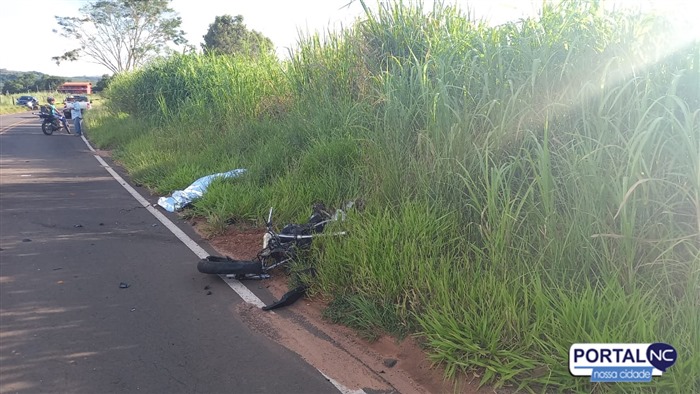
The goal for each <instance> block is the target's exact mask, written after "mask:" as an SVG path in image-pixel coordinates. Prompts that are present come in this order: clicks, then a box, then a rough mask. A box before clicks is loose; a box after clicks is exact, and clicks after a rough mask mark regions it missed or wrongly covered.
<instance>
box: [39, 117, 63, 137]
mask: <svg viewBox="0 0 700 394" xmlns="http://www.w3.org/2000/svg"><path fill="white" fill-rule="evenodd" d="M37 115H39V117H40V118H41V119H42V122H41V131H42V132H44V134H46V135H51V134H53V133H54V131H60V130H61V129H64V130H66V133H68V134H70V130H69V129H68V128H66V127H64V125H63V121H62V120H61V118H59V117H58V116H56V115H53V114H51V113H48V112H39V113H38V114H37Z"/></svg>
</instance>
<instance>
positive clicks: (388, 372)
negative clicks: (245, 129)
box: [192, 220, 510, 394]
mask: <svg viewBox="0 0 700 394" xmlns="http://www.w3.org/2000/svg"><path fill="white" fill-rule="evenodd" d="M192 224H193V225H194V226H195V229H197V231H198V232H199V233H200V234H202V227H203V226H202V224H203V222H201V221H198V220H195V221H193V223H192ZM264 233H265V230H264V229H255V228H236V227H234V226H229V228H227V230H226V231H225V232H224V234H221V235H216V236H213V237H209V238H208V242H209V243H210V244H211V245H212V246H213V247H214V249H216V250H217V251H218V252H219V253H220V254H221V255H223V256H229V257H231V258H234V259H251V258H254V257H255V256H256V254H257V253H258V251H259V250H260V249H261V247H262V239H263V234H264ZM203 237H204V235H203ZM265 287H266V288H267V289H268V290H269V291H270V292H271V293H272V294H273V295H274V296H275V297H277V298H279V297H280V296H281V295H283V294H284V293H285V292H286V291H287V290H288V287H287V278H286V276H285V275H284V274H283V273H282V272H279V271H276V272H273V278H271V279H269V280H266V281H265ZM232 296H233V295H232ZM325 307H326V304H325V303H324V302H323V300H321V299H309V298H304V299H302V300H299V301H297V302H296V303H295V304H294V305H292V306H289V307H286V308H284V310H285V312H284V316H282V314H280V313H274V312H264V311H262V310H260V309H258V308H256V307H254V306H252V305H247V304H243V306H241V307H239V308H236V309H234V308H232V309H231V312H232V313H236V314H238V315H239V316H240V317H241V319H243V320H244V321H246V322H247V323H248V324H249V325H250V326H251V327H253V328H255V329H256V331H258V332H260V333H262V334H264V335H267V336H268V337H270V338H271V339H273V340H275V341H276V342H278V343H280V344H282V345H283V346H285V347H287V348H289V349H290V350H292V351H294V352H296V353H297V354H299V355H300V356H301V357H302V358H303V359H304V360H306V361H307V362H309V363H310V364H311V365H313V366H315V367H316V368H317V369H319V370H320V371H322V372H323V373H325V374H326V375H327V376H329V377H332V378H334V379H335V380H337V381H338V382H339V383H341V384H342V385H344V386H345V387H348V388H350V389H353V390H356V389H360V388H369V389H374V390H382V391H384V390H387V391H398V392H400V393H447V392H455V393H465V394H471V393H495V392H503V391H510V390H507V389H506V390H495V389H492V388H486V387H482V388H481V389H479V388H478V382H479V379H478V377H477V376H475V375H472V376H471V378H470V379H468V378H466V377H465V378H462V379H459V380H458V381H455V382H446V381H445V380H444V379H443V371H442V370H441V369H440V368H439V367H434V366H432V364H431V362H430V361H429V360H428V358H427V356H426V353H425V352H424V351H423V350H422V349H421V347H420V346H419V344H418V342H417V341H416V339H415V338H407V339H405V340H403V341H401V342H397V340H395V339H393V338H391V337H388V336H382V337H380V338H379V339H378V340H377V341H375V342H368V341H366V340H364V339H362V338H361V337H359V336H358V335H357V333H356V332H354V331H353V330H352V329H350V328H347V327H344V326H340V325H336V324H332V323H330V322H328V321H326V320H324V319H323V318H322V317H321V314H322V311H323V310H324V309H325ZM309 327H311V328H312V329H311V330H310V329H309ZM313 331H318V332H321V333H323V334H325V336H326V337H324V336H323V335H318V334H315V333H314V332H313ZM329 338H330V339H329ZM387 359H393V360H397V362H396V365H395V366H393V367H391V368H389V367H387V366H385V364H384V361H385V360H387Z"/></svg>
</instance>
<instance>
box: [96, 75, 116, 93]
mask: <svg viewBox="0 0 700 394" xmlns="http://www.w3.org/2000/svg"><path fill="white" fill-rule="evenodd" d="M113 77H114V76H113V75H109V74H104V75H102V78H100V80H99V81H97V83H96V84H95V86H94V87H93V88H92V91H93V92H101V91H103V90H105V89H107V87H108V86H109V83H110V82H112V78H113Z"/></svg>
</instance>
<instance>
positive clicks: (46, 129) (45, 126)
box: [41, 122, 53, 135]
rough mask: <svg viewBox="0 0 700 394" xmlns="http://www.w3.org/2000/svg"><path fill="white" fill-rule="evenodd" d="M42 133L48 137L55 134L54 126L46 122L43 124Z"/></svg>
mask: <svg viewBox="0 0 700 394" xmlns="http://www.w3.org/2000/svg"><path fill="white" fill-rule="evenodd" d="M41 131H43V132H44V134H46V135H51V134H53V125H52V124H51V123H46V122H44V123H42V124H41Z"/></svg>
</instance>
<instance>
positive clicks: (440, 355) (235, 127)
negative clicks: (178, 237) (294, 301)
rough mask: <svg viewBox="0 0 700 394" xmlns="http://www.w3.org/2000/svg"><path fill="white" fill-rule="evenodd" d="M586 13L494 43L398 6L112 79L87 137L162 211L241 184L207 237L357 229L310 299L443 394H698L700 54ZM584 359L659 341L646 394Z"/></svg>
mask: <svg viewBox="0 0 700 394" xmlns="http://www.w3.org/2000/svg"><path fill="white" fill-rule="evenodd" d="M595 3H596V2H583V1H582V2H576V1H570V2H566V3H565V4H564V5H562V6H558V7H551V6H548V7H546V8H545V9H544V10H543V12H542V15H541V16H540V17H539V18H534V19H528V20H524V21H521V22H518V23H510V24H506V25H502V26H498V27H489V26H486V25H483V24H481V23H478V22H474V21H471V20H470V19H469V18H468V17H467V16H466V15H464V14H463V13H462V12H461V11H459V10H458V9H454V8H450V7H436V8H434V9H431V10H421V9H419V8H417V7H412V6H407V5H401V4H391V5H386V6H384V7H382V8H380V9H379V10H378V11H376V12H372V11H369V10H368V11H367V14H366V18H365V19H364V20H363V21H362V22H358V23H357V24H355V25H354V26H352V27H351V28H348V29H346V30H344V31H342V32H341V33H337V34H330V35H329V37H328V38H327V39H325V41H323V40H322V39H321V38H320V37H319V36H311V37H306V38H304V39H302V40H301V42H300V47H299V49H298V50H296V51H295V52H294V53H293V54H292V58H291V60H289V61H286V62H282V63H281V62H279V61H278V60H277V59H275V58H272V57H270V56H267V55H261V56H258V57H255V58H246V57H243V56H237V57H231V56H215V55H194V54H193V55H177V56H173V57H170V58H168V59H166V60H162V61H158V62H155V63H153V64H151V65H149V66H148V67H146V68H144V69H140V70H137V71H134V72H131V73H128V74H122V75H118V76H116V77H115V78H114V79H113V80H112V81H111V84H110V87H109V89H108V91H107V94H106V95H107V96H108V97H109V102H108V103H106V105H105V106H104V109H103V110H102V111H99V112H98V111H95V112H96V113H93V114H91V115H92V116H91V117H90V118H89V119H88V121H89V127H90V138H91V140H93V141H94V142H95V143H96V144H97V145H98V146H100V147H102V148H111V149H114V157H115V158H116V159H117V160H119V161H120V162H121V163H122V164H123V165H124V166H125V167H126V168H127V169H128V170H129V172H130V175H131V176H132V178H133V179H134V180H135V181H136V182H138V183H141V184H144V185H147V186H148V187H150V188H151V189H152V190H153V191H154V192H156V193H158V194H163V195H164V194H169V193H170V192H172V191H173V190H178V189H182V188H184V187H186V186H188V185H189V184H190V183H191V182H192V181H194V180H195V179H197V178H199V177H201V176H203V175H207V174H211V173H215V172H222V171H228V170H231V169H234V168H246V169H248V173H247V175H246V176H244V177H242V178H240V179H236V180H233V181H221V182H215V183H213V184H212V186H211V187H210V190H209V192H208V193H207V194H206V195H205V197H204V198H202V199H201V200H200V201H198V202H197V203H196V204H195V206H194V207H193V208H192V211H191V214H196V215H202V216H205V217H206V218H207V219H208V221H209V224H210V226H211V228H213V229H217V228H218V229H223V228H224V227H225V226H226V225H227V223H229V222H230V221H231V220H234V221H255V220H259V219H261V218H262V217H263V216H264V215H265V213H266V211H267V209H268V208H269V207H270V206H273V207H275V211H276V214H277V217H278V222H279V223H282V222H286V221H297V220H303V219H305V217H306V216H307V215H308V214H309V212H310V211H309V210H310V206H311V204H312V203H313V202H314V201H323V202H325V203H326V204H328V205H331V206H341V205H342V204H343V202H345V201H347V200H353V199H357V198H361V199H362V200H363V201H364V210H362V211H358V212H352V213H351V214H350V217H349V220H347V221H346V222H344V223H343V224H342V226H343V228H344V229H346V230H349V235H347V236H345V237H341V238H339V237H328V238H323V241H322V242H318V243H316V244H315V246H316V247H315V253H314V257H313V258H314V260H315V266H316V268H317V271H318V275H317V277H316V280H315V282H314V287H313V290H314V292H315V294H317V295H318V296H322V297H326V298H328V299H329V300H331V301H332V302H330V309H329V311H328V316H329V317H330V318H332V319H334V320H336V321H338V322H341V323H344V324H348V325H350V326H353V327H355V328H357V329H359V330H361V332H364V333H365V334H366V335H368V336H371V335H372V333H377V332H380V331H384V332H389V333H392V334H394V335H397V336H402V335H409V334H417V335H419V336H420V338H422V340H423V341H424V343H425V346H426V351H427V352H428V354H429V355H430V357H431V359H432V360H433V361H435V362H436V363H438V364H439V365H441V366H442V367H444V368H445V371H446V374H447V376H448V377H454V376H456V375H458V374H463V373H469V374H471V373H472V372H477V373H478V375H479V376H480V377H481V380H482V382H483V383H488V384H494V385H496V386H500V385H503V384H509V385H515V387H519V388H522V389H527V390H532V391H543V390H562V391H568V390H573V391H580V392H590V391H599V392H607V391H623V392H632V391H635V392H636V391H639V390H640V389H648V390H653V391H658V392H700V357H698V355H700V314H699V313H698V311H699V310H700V43H699V42H698V41H697V40H696V41H682V40H678V39H676V37H675V36H671V35H669V33H668V32H669V31H670V29H671V26H668V25H666V24H665V22H664V21H663V20H661V19H659V18H654V17H652V16H645V15H636V14H631V13H622V12H615V13H610V12H603V10H601V9H598V8H597V6H596V5H595ZM581 342H592V343H599V342H640V343H644V342H649V343H652V342H666V343H669V344H672V345H673V346H674V347H675V348H676V349H677V351H678V361H677V363H676V364H675V365H674V366H673V367H671V369H669V370H668V372H667V373H666V374H664V376H662V377H656V378H654V379H653V382H652V383H651V384H649V385H645V386H644V387H641V386H640V385H639V384H634V385H631V384H630V385H625V384H605V385H592V384H591V383H590V382H588V379H586V378H573V377H572V376H570V374H569V371H568V350H569V346H570V345H571V344H572V343H581Z"/></svg>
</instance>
